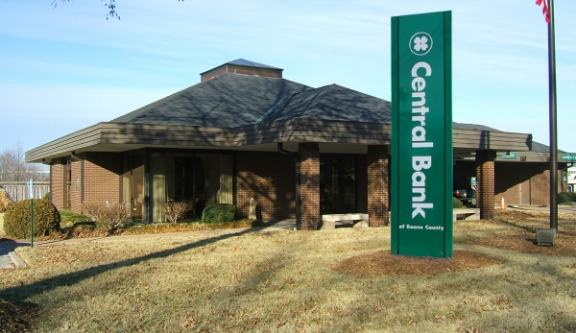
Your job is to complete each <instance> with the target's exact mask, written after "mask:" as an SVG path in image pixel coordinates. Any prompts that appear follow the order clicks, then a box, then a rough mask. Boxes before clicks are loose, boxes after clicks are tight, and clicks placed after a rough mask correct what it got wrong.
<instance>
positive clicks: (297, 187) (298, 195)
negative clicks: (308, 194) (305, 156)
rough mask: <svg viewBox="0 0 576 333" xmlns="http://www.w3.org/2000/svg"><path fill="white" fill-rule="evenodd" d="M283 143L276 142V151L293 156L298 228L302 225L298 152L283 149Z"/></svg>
mask: <svg viewBox="0 0 576 333" xmlns="http://www.w3.org/2000/svg"><path fill="white" fill-rule="evenodd" d="M283 145H284V144H283V143H282V142H278V144H277V151H278V152H279V153H281V154H284V155H286V156H290V157H292V158H294V161H295V168H294V169H295V175H294V178H295V179H296V229H298V230H300V229H301V227H302V214H301V208H302V200H301V198H300V155H299V154H298V153H293V152H290V151H288V150H286V149H284V146H283Z"/></svg>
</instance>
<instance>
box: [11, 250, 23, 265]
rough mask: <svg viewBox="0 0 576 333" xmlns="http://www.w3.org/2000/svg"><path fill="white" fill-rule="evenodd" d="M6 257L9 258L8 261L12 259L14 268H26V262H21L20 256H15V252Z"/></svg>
mask: <svg viewBox="0 0 576 333" xmlns="http://www.w3.org/2000/svg"><path fill="white" fill-rule="evenodd" d="M8 256H10V259H12V262H13V263H14V266H16V267H26V262H24V260H22V258H20V256H19V255H17V254H16V252H14V251H12V252H9V253H8Z"/></svg>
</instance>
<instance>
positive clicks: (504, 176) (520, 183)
mask: <svg viewBox="0 0 576 333" xmlns="http://www.w3.org/2000/svg"><path fill="white" fill-rule="evenodd" d="M549 167H550V164H549V163H548V162H541V163H536V162H530V163H525V162H509V161H498V160H496V162H495V177H496V178H495V183H494V205H495V206H496V207H498V206H499V205H500V204H501V202H502V198H504V201H505V203H506V205H543V206H547V205H549V204H550V195H549V186H550V178H549V170H548V168H549ZM454 174H455V180H456V179H457V180H459V181H460V182H464V183H466V184H468V182H469V178H470V177H472V176H474V177H476V176H477V175H476V163H475V162H472V161H458V162H457V163H456V165H455V166H454ZM558 189H559V192H562V191H566V185H565V184H564V183H562V171H559V173H558ZM477 194H478V193H477Z"/></svg>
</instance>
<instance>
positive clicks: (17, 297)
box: [0, 229, 255, 301]
mask: <svg viewBox="0 0 576 333" xmlns="http://www.w3.org/2000/svg"><path fill="white" fill-rule="evenodd" d="M254 231H255V229H248V230H242V231H238V232H232V233H228V234H224V235H220V236H216V237H213V238H208V239H203V240H201V241H198V242H194V243H190V244H185V245H182V246H179V247H176V248H173V249H169V250H164V251H160V252H155V253H151V254H147V255H145V256H141V257H138V258H132V259H127V260H123V261H119V262H114V263H109V264H104V265H99V266H96V267H91V268H87V269H83V270H81V271H77V272H72V273H68V274H63V275H58V276H54V277H51V278H47V279H44V280H41V281H37V282H34V283H31V284H22V285H20V286H15V287H10V288H6V289H4V290H2V291H0V299H5V300H10V301H21V300H24V299H27V298H29V297H31V296H35V295H38V294H41V293H43V292H45V291H46V290H50V289H54V288H57V287H60V286H71V285H74V284H76V283H78V282H81V281H83V280H85V279H88V278H91V277H94V276H96V275H98V274H102V273H105V272H107V271H111V270H113V269H117V268H121V267H126V266H132V265H135V264H139V263H141V262H145V261H148V260H152V259H158V258H165V257H168V256H170V255H173V254H176V253H180V252H183V251H187V250H190V249H194V248H199V247H202V246H206V245H209V244H213V243H216V242H218V241H221V240H224V239H228V238H233V237H238V236H241V235H243V234H246V233H250V232H254Z"/></svg>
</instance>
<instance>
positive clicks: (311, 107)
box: [258, 84, 392, 123]
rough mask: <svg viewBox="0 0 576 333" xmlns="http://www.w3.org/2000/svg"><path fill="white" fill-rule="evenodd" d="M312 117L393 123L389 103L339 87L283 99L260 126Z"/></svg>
mask: <svg viewBox="0 0 576 333" xmlns="http://www.w3.org/2000/svg"><path fill="white" fill-rule="evenodd" d="M294 118H310V119H322V120H338V121H356V122H370V123H390V122H391V120H392V116H391V109H390V102H388V101H385V100H383V99H380V98H376V97H373V96H370V95H366V94H363V93H361V92H358V91H355V90H352V89H348V88H345V87H341V86H339V85H336V84H332V85H328V86H323V87H320V88H317V89H313V90H307V91H304V92H301V93H298V94H293V95H290V96H286V97H284V98H283V99H282V100H281V101H279V102H278V104H276V105H275V106H274V107H272V108H271V109H270V110H268V111H267V112H266V114H264V115H263V116H262V118H261V119H259V121H258V122H259V123H264V122H272V121H277V120H287V119H294Z"/></svg>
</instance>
